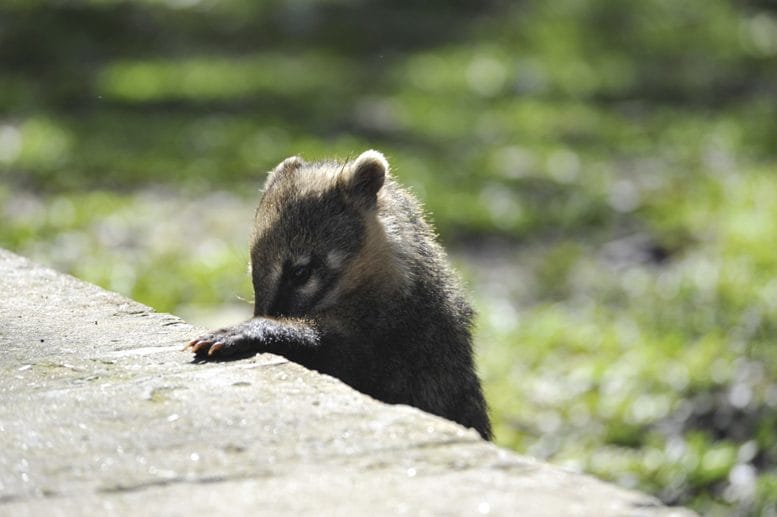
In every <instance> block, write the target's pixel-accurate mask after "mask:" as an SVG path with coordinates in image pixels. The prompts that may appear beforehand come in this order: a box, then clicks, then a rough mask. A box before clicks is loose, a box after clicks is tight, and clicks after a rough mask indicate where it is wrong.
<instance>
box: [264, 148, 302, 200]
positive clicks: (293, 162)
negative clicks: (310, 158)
mask: <svg viewBox="0 0 777 517" xmlns="http://www.w3.org/2000/svg"><path fill="white" fill-rule="evenodd" d="M304 164H305V160H303V159H302V158H300V157H299V156H290V157H288V158H286V159H285V160H283V161H282V162H281V163H279V164H278V165H276V166H275V168H274V169H273V170H272V171H270V174H268V175H267V180H266V181H265V182H264V191H265V192H267V191H268V190H270V188H271V187H272V185H273V183H275V181H276V180H277V179H278V178H280V177H281V176H285V175H287V174H291V173H293V172H294V171H296V170H297V169H299V168H300V167H302V166H303V165H304Z"/></svg>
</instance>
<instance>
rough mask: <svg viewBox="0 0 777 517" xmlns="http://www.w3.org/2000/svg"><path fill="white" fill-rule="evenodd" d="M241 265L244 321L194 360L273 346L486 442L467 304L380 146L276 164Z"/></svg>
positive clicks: (197, 348) (200, 341) (199, 349)
mask: <svg viewBox="0 0 777 517" xmlns="http://www.w3.org/2000/svg"><path fill="white" fill-rule="evenodd" d="M251 264H252V266H251V272H252V281H253V284H254V294H255V302H254V318H253V319H251V320H249V321H247V322H244V323H240V324H238V325H235V326H233V327H228V328H226V329H221V330H219V331H216V332H214V333H212V334H208V335H206V336H202V337H200V338H197V339H195V340H193V341H192V342H191V343H190V345H189V346H190V347H191V349H192V350H193V351H194V352H195V353H196V354H197V356H198V357H200V358H203V359H219V358H225V357H234V356H241V355H246V354H253V353H257V352H262V351H269V352H274V353H279V354H282V355H285V356H286V357H288V358H290V359H292V360H294V361H297V362H299V363H300V364H303V365H305V366H308V367H310V368H314V369H317V370H319V371H321V372H324V373H328V374H331V375H334V376H336V377H339V378H340V379H342V380H343V381H345V382H347V383H348V384H350V385H352V386H353V387H355V388H356V389H359V390H361V391H363V392H365V393H367V394H369V395H372V396H374V397H376V398H378V399H380V400H384V401H386V402H391V403H405V404H411V405H414V406H417V407H419V408H421V409H424V410H427V411H430V412H432V413H435V414H437V415H440V416H444V417H446V418H450V419H451V420H455V421H457V422H459V423H461V424H463V425H465V426H469V427H474V428H475V429H477V430H478V431H479V432H480V434H481V435H482V436H483V437H485V438H490V436H491V427H490V424H489V420H488V415H487V413H486V405H485V401H484V399H483V395H482V391H481V388H480V381H479V379H478V377H477V375H476V373H475V369H474V364H473V357H472V340H471V334H470V327H471V321H472V309H471V307H470V306H469V304H468V303H467V301H466V300H465V298H464V296H463V292H462V289H461V287H460V285H459V282H458V280H457V279H456V277H455V275H454V274H453V273H452V271H451V270H450V268H449V266H448V261H447V257H446V255H445V252H444V251H443V249H442V248H441V247H440V246H439V245H438V244H437V242H436V240H435V235H434V232H433V231H432V229H431V227H430V226H429V225H428V224H427V223H426V221H425V220H424V217H423V213H422V211H421V209H420V207H419V205H418V203H417V202H416V201H415V199H414V198H413V197H412V196H411V195H410V194H409V193H407V192H406V191H405V190H403V189H402V188H401V187H400V186H399V185H398V184H397V183H396V182H395V181H394V180H393V178H392V177H391V175H390V174H389V165H388V162H387V161H386V159H385V158H384V157H383V155H382V154H380V153H379V152H377V151H366V152H364V153H362V154H361V155H360V156H359V157H357V158H356V159H355V160H353V161H350V162H346V163H337V162H317V163H311V164H308V163H305V162H304V161H303V160H302V159H301V158H299V157H292V158H287V159H286V160H284V161H283V162H281V163H280V164H279V165H278V166H277V167H276V168H275V169H274V170H273V172H272V173H271V174H270V176H269V178H268V179H267V181H266V183H265V188H264V192H263V195H262V199H261V201H260V203H259V206H258V208H257V212H256V217H255V222H254V227H253V231H252V235H251Z"/></svg>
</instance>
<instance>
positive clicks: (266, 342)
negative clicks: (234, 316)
mask: <svg viewBox="0 0 777 517" xmlns="http://www.w3.org/2000/svg"><path fill="white" fill-rule="evenodd" d="M320 344H321V333H320V332H319V331H318V329H317V328H316V326H315V325H314V324H313V323H312V322H310V321H308V320H304V319H298V318H284V319H272V318H264V317H262V318H253V319H250V320H248V321H244V322H243V323H238V324H237V325H233V326H231V327H225V328H222V329H219V330H216V331H213V332H211V333H209V334H205V335H202V336H200V337H198V338H196V339H193V340H191V341H190V342H189V343H188V344H187V345H186V346H185V347H184V350H187V349H188V350H191V351H192V352H194V353H195V355H196V356H197V358H198V359H206V358H207V359H222V358H223V359H226V358H232V357H235V356H247V355H253V354H256V353H259V352H271V353H279V354H282V355H288V354H289V352H291V353H292V354H293V352H294V350H295V349H297V350H299V351H300V352H303V353H304V352H305V351H313V350H315V349H316V348H318V347H319V346H320Z"/></svg>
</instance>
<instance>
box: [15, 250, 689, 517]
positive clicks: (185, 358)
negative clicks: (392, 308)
mask: <svg viewBox="0 0 777 517" xmlns="http://www.w3.org/2000/svg"><path fill="white" fill-rule="evenodd" d="M0 292H2V293H4V296H3V298H2V301H1V302H0V350H2V353H3V357H2V360H0V402H1V404H0V514H8V515H14V516H16V515H96V514H99V515H102V514H105V513H110V514H118V515H146V514H149V513H153V514H160V515H179V514H180V515H187V516H193V515H212V514H229V515H240V514H247V513H257V514H262V515H267V514H316V515H327V514H344V515H368V514H373V515H375V514H397V513H407V514H411V515H418V514H434V515H437V514H442V515H445V514H487V513H491V514H496V515H507V514H510V515H525V516H532V515H543V516H545V515H565V516H566V515H595V516H606V515H689V514H690V512H687V511H686V510H682V509H671V508H666V507H663V506H661V505H659V504H658V503H657V502H656V501H655V500H654V499H652V498H650V497H648V496H646V495H644V494H641V493H638V492H632V491H627V490H623V489H620V488H617V487H615V486H613V485H610V484H607V483H603V482H601V481H598V480H596V479H593V478H591V477H587V476H583V475H580V474H575V473H572V472H568V471H565V470H563V469H560V468H558V467H554V466H550V465H547V464H543V463H541V462H538V461H535V460H532V459H529V458H525V457H521V456H518V455H516V454H514V453H512V452H508V451H505V450H503V449H500V448H498V447H496V446H494V445H493V444H490V443H487V442H484V441H482V440H480V439H479V437H478V436H477V434H476V433H475V432H474V431H470V430H466V429H463V428H462V427H460V426H458V425H456V424H453V423H451V422H448V421H445V420H442V419H440V418H437V417H434V416H431V415H428V414H425V413H423V412H421V411H419V410H416V409H414V408H410V407H405V406H389V405H386V404H382V403H380V402H377V401H374V400H372V399H370V398H368V397H366V396H364V395H362V394H360V393H357V392H355V391H353V390H351V389H350V388H348V387H347V386H345V385H343V384H342V383H340V382H339V381H337V380H335V379H332V378H330V377H326V376H323V375H319V374H317V373H315V372H311V371H308V370H306V369H304V368H302V367H300V366H298V365H295V364H293V363H290V362H289V361H286V360H285V359H283V358H281V357H277V356H272V355H269V354H267V355H260V356H257V357H255V358H253V359H246V360H241V361H235V362H228V363H206V364H196V363H193V362H192V358H191V354H188V353H183V352H181V351H180V349H181V347H182V345H183V344H184V342H185V341H187V340H188V339H190V338H191V337H193V336H195V335H197V334H198V333H199V332H201V331H202V329H196V328H193V327H192V326H190V325H189V324H187V323H186V322H184V321H182V320H181V319H179V318H177V317H175V316H171V315H168V314H158V313H155V312H154V311H153V310H152V309H150V308H148V307H146V306H144V305H141V304H139V303H136V302H133V301H131V300H128V299H126V298H124V297H122V296H119V295H117V294H115V293H111V292H107V291H104V290H102V289H100V288H98V287H96V286H93V285H90V284H87V283H84V282H81V281H79V280H76V279H74V278H72V277H69V276H66V275H62V274H60V273H57V272H55V271H52V270H50V269H47V268H43V267H40V266H38V265H35V264H33V263H31V262H30V261H28V260H26V259H24V258H21V257H18V256H16V255H13V254H11V253H9V252H6V251H3V250H0Z"/></svg>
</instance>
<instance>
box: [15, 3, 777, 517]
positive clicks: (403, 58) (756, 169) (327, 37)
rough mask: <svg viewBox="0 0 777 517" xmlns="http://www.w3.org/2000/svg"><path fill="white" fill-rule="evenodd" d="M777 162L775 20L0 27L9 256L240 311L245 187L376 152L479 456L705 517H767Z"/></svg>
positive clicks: (145, 11) (339, 7)
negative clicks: (461, 281) (432, 282)
mask: <svg viewBox="0 0 777 517" xmlns="http://www.w3.org/2000/svg"><path fill="white" fill-rule="evenodd" d="M775 144H777V4H775V3H774V2H772V1H770V0H742V1H733V0H730V1H726V0H690V1H687V2H674V1H670V0H643V1H641V2H611V1H607V0H559V1H556V2H540V1H536V0H534V1H530V0H524V1H517V2H508V1H506V0H502V1H500V0H488V1H485V2H482V1H481V2H475V1H472V0H469V1H467V0H465V1H461V2H455V3H451V2H441V1H439V0H435V1H432V2H410V1H408V0H403V1H395V2H389V1H388V0H328V1H318V2H315V1H312V0H294V1H286V2H281V1H264V2H250V1H246V0H143V1H140V0H138V1H135V2H128V1H118V0H80V1H71V2H54V1H43V0H37V1H36V0H29V1H22V0H10V1H7V2H4V3H3V5H2V6H0V181H1V182H2V183H0V211H1V212H2V219H3V223H2V225H0V245H3V246H5V247H8V248H10V249H13V250H16V251H19V252H20V253H23V254H26V255H28V256H32V257H34V258H36V259H37V260H40V261H43V262H45V263H48V264H52V265H54V266H55V267H58V268H60V269H62V270H64V271H68V272H71V273H73V274H75V275H77V276H79V277H81V278H84V279H87V280H90V281H94V282H97V283H99V284H101V285H104V286H106V287H109V288H111V289H115V290H118V291H120V292H123V293H125V294H127V295H130V296H133V297H134V298H136V299H139V300H141V301H143V302H145V303H148V304H150V305H152V306H154V307H156V308H157V309H159V310H165V311H172V312H178V313H183V314H193V313H192V312H191V311H192V310H193V308H196V307H200V308H202V307H205V308H206V310H208V309H207V308H209V307H210V308H211V309H212V310H215V309H213V307H214V306H216V305H218V304H222V303H227V304H234V305H239V306H240V307H241V310H242V309H245V314H246V315H248V313H249V312H250V309H249V308H248V307H249V304H248V303H246V300H250V297H251V293H250V284H249V282H248V281H247V278H246V276H245V274H244V271H245V264H246V260H247V252H246V250H245V249H244V247H245V246H244V241H245V238H246V237H245V235H246V233H247V228H246V226H247V225H248V223H249V220H250V215H251V210H252V205H253V203H254V202H255V197H256V190H257V188H258V186H259V185H260V184H261V180H262V176H263V171H266V170H268V169H270V168H271V167H272V166H273V165H274V164H276V163H277V162H279V161H280V160H281V159H283V158H284V157H286V156H289V155H292V154H301V155H303V156H305V157H307V158H309V159H315V158H323V157H331V156H340V157H346V156H349V155H353V154H355V153H357V152H359V151H361V150H363V149H366V148H369V147H377V148H379V149H381V150H383V151H384V152H386V154H387V155H388V156H389V158H390V160H391V162H392V165H393V167H394V170H395V174H396V175H397V176H398V177H399V178H400V179H401V180H402V181H403V182H404V183H406V184H408V185H410V186H412V188H413V189H414V190H415V191H416V193H417V194H418V195H419V197H421V198H422V199H423V200H424V201H425V203H426V206H427V208H428V209H429V211H430V212H431V213H432V214H433V216H434V219H435V221H436V223H437V226H438V229H439V230H440V233H441V235H442V237H443V239H444V240H445V241H446V242H447V243H448V244H449V245H450V246H451V248H452V249H453V250H454V256H455V258H456V261H457V264H458V265H459V266H460V269H462V270H463V271H464V272H465V274H466V275H467V277H468V278H469V280H470V282H471V284H472V285H473V290H474V291H475V292H476V293H477V297H478V302H479V306H480V309H481V310H480V312H481V318H480V328H479V335H478V341H479V349H480V364H481V369H482V372H483V376H484V379H485V382H486V389H487V394H488V398H489V400H490V403H491V406H492V411H493V416H494V421H495V424H496V429H497V440H498V441H499V442H500V443H502V444H504V445H508V446H511V447H514V448H516V449H517V450H519V451H524V452H528V453H531V454H534V455H536V456H538V457H541V458H547V459H550V460H552V461H555V462H561V463H565V464H568V465H570V466H573V467H576V468H580V469H583V470H586V471H589V472H592V473H595V474H597V475H599V476H602V477H604V478H607V479H612V480H614V481H616V482H618V483H620V484H622V485H624V486H630V487H631V486H633V487H639V488H641V489H644V490H648V491H650V492H652V493H654V494H656V495H657V496H658V497H660V498H661V499H662V500H664V501H666V502H668V503H672V504H686V505H690V506H692V507H694V508H696V509H697V510H699V511H701V512H703V513H705V514H722V515H727V514H739V515H747V514H764V515H775V514H777V496H775V494H776V493H777V351H776V350H777V349H776V348H775V342H776V341H777V253H775V251H774V249H775V245H774V243H775V238H776V236H777V178H776V177H775V175H776V174H777V151H776V150H775V149H777V148H776V147H775ZM241 299H242V301H241Z"/></svg>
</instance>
